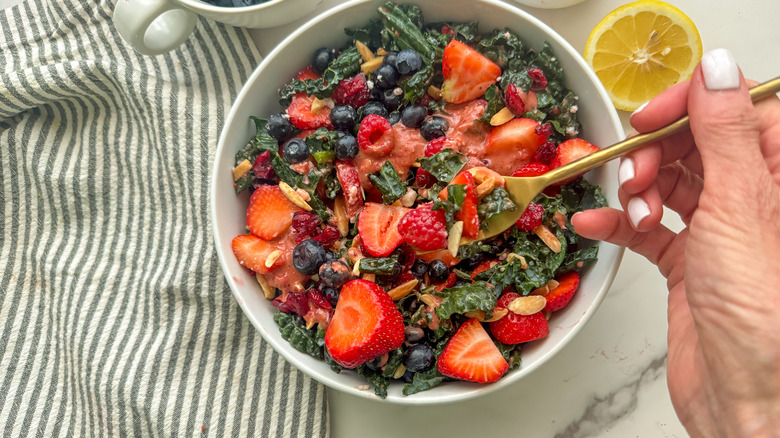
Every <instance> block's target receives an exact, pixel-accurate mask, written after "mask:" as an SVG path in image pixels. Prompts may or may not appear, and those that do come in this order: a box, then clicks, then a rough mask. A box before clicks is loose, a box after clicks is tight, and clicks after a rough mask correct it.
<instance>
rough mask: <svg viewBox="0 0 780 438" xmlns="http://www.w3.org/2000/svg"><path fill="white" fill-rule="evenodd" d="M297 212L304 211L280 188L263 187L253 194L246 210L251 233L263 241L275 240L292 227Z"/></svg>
mask: <svg viewBox="0 0 780 438" xmlns="http://www.w3.org/2000/svg"><path fill="white" fill-rule="evenodd" d="M296 211H302V210H301V208H300V207H298V206H297V205H295V204H293V203H292V202H290V200H289V199H287V197H286V196H284V193H282V189H280V188H279V186H272V185H261V186H260V187H258V188H257V189H256V190H255V191H254V193H252V196H251V197H250V198H249V207H248V208H247V209H246V223H247V226H248V227H249V232H251V233H252V234H254V235H255V236H257V237H259V238H261V239H265V240H271V239H274V238H276V236H278V235H280V234H282V232H284V231H285V230H286V229H287V228H289V227H290V225H291V224H292V221H293V215H294V214H295V212H296Z"/></svg>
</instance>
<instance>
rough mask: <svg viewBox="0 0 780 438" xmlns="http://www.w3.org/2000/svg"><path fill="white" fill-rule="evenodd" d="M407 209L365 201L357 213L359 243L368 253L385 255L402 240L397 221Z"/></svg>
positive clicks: (379, 255) (377, 255)
mask: <svg viewBox="0 0 780 438" xmlns="http://www.w3.org/2000/svg"><path fill="white" fill-rule="evenodd" d="M408 211H409V209H408V208H404V207H393V206H390V205H384V204H378V203H375V202H366V205H365V206H364V207H363V210H361V211H360V214H359V215H358V223H357V229H358V234H359V235H360V243H361V244H362V245H363V248H365V250H366V252H368V254H369V255H371V256H374V257H387V256H388V255H390V253H392V252H393V250H395V249H396V248H397V247H398V245H400V244H401V243H402V242H403V238H401V234H400V233H398V222H399V221H400V220H401V218H402V217H403V216H404V215H405V214H406V213H407V212H408Z"/></svg>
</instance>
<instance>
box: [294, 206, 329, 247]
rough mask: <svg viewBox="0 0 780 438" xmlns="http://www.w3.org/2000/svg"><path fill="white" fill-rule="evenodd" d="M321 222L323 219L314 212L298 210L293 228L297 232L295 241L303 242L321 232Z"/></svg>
mask: <svg viewBox="0 0 780 438" xmlns="http://www.w3.org/2000/svg"><path fill="white" fill-rule="evenodd" d="M321 223H322V220H321V219H320V218H319V216H317V215H316V214H314V213H309V212H307V211H296V212H295V214H293V220H292V228H293V231H295V234H296V236H295V241H296V242H301V241H302V240H304V239H306V238H307V237H310V236H314V235H316V234H319V233H320V228H319V227H320V224H321Z"/></svg>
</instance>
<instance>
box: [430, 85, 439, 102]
mask: <svg viewBox="0 0 780 438" xmlns="http://www.w3.org/2000/svg"><path fill="white" fill-rule="evenodd" d="M428 96H431V97H432V98H434V99H436V100H439V99H441V90H440V89H438V88H436V87H434V86H433V85H431V86H429V87H428Z"/></svg>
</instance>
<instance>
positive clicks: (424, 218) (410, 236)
mask: <svg viewBox="0 0 780 438" xmlns="http://www.w3.org/2000/svg"><path fill="white" fill-rule="evenodd" d="M398 233H399V234H400V235H401V238H403V239H404V241H405V242H406V243H408V244H410V245H414V246H416V247H417V248H419V249H421V250H423V251H433V250H436V249H442V248H444V247H446V246H447V220H446V219H445V218H444V212H442V211H441V210H424V209H416V210H412V211H410V212H409V213H406V214H405V215H404V217H402V218H401V220H400V221H398Z"/></svg>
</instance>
